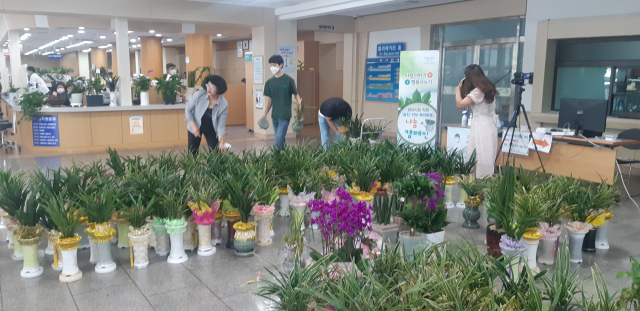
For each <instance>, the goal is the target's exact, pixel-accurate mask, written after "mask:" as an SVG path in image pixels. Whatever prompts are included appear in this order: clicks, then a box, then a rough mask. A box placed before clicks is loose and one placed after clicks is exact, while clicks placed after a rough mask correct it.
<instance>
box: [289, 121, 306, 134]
mask: <svg viewBox="0 0 640 311" xmlns="http://www.w3.org/2000/svg"><path fill="white" fill-rule="evenodd" d="M303 127H304V124H302V121H300V120H295V121H293V124H291V129H292V130H293V132H294V133H296V134H298V133H300V132H302V128H303Z"/></svg>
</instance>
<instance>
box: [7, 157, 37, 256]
mask: <svg viewBox="0 0 640 311" xmlns="http://www.w3.org/2000/svg"><path fill="white" fill-rule="evenodd" d="M29 194H30V190H29V187H28V185H27V182H26V181H25V179H24V173H16V174H14V173H13V172H12V171H11V169H8V170H6V171H0V206H2V208H3V209H4V210H5V211H6V212H7V230H8V231H9V232H10V239H9V249H11V248H13V254H12V255H11V258H12V259H13V260H22V259H23V257H24V255H23V253H22V247H21V246H20V242H19V241H18V240H17V239H16V237H17V236H16V232H17V231H18V230H19V227H20V226H21V225H22V224H21V223H20V218H19V216H21V217H22V216H24V215H25V213H24V210H23V208H24V206H25V204H26V202H27V199H28V198H29Z"/></svg>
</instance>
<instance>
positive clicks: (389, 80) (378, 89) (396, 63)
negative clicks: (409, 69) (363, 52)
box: [365, 57, 400, 102]
mask: <svg viewBox="0 0 640 311" xmlns="http://www.w3.org/2000/svg"><path fill="white" fill-rule="evenodd" d="M399 68H400V58H398V57H387V58H367V72H366V95H365V97H366V98H365V99H366V100H376V101H386V102H397V101H398V69H399Z"/></svg>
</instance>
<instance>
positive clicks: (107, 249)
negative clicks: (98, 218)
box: [88, 222, 116, 273]
mask: <svg viewBox="0 0 640 311" xmlns="http://www.w3.org/2000/svg"><path fill="white" fill-rule="evenodd" d="M88 233H89V234H90V235H91V237H92V238H93V241H94V242H95V243H96V250H97V252H96V254H97V255H96V256H97V257H96V260H97V263H96V267H95V271H96V273H109V272H113V271H114V270H116V263H115V262H114V261H113V256H111V240H113V237H114V236H115V235H116V230H115V229H113V228H111V223H109V222H105V223H97V224H95V229H93V230H90V231H89V232H88Z"/></svg>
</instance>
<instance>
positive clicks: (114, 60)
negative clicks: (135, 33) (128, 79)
mask: <svg viewBox="0 0 640 311" xmlns="http://www.w3.org/2000/svg"><path fill="white" fill-rule="evenodd" d="M117 47H118V45H117V44H116V43H115V42H112V43H111V72H113V76H114V77H117V76H118V49H117Z"/></svg>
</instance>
